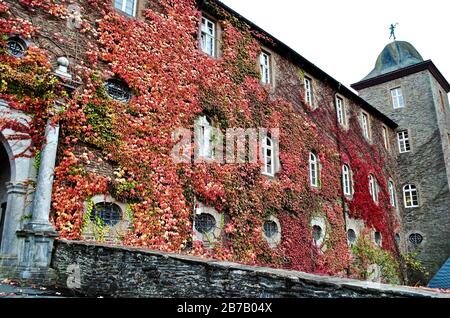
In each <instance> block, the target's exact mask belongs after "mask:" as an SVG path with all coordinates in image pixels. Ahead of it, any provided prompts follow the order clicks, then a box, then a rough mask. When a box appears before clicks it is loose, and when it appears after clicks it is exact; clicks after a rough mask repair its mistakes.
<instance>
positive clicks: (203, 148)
mask: <svg viewBox="0 0 450 318" xmlns="http://www.w3.org/2000/svg"><path fill="white" fill-rule="evenodd" d="M196 125H197V129H198V130H199V134H200V135H199V137H198V138H199V139H198V146H199V149H198V155H199V157H200V158H203V159H211V158H212V157H213V147H212V127H211V125H210V123H209V121H208V119H207V118H206V116H203V117H200V118H199V119H197V121H196Z"/></svg>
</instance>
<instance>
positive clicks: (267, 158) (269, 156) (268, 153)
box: [262, 137, 275, 177]
mask: <svg viewBox="0 0 450 318" xmlns="http://www.w3.org/2000/svg"><path fill="white" fill-rule="evenodd" d="M262 154H263V164H264V168H263V174H265V175H267V176H270V177H273V176H274V175H275V154H274V148H273V141H272V139H270V138H269V137H266V138H265V139H264V141H263V144H262Z"/></svg>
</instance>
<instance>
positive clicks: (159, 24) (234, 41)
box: [0, 0, 400, 281]
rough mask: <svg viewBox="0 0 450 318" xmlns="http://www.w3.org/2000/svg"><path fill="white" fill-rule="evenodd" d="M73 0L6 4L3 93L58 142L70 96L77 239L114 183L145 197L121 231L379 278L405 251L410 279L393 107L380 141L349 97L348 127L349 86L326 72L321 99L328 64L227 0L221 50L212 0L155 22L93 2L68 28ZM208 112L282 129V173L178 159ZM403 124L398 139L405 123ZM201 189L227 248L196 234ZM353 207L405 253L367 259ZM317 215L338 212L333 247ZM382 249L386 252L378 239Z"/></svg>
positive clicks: (177, 5) (183, 4) (152, 8)
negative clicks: (63, 74)
mask: <svg viewBox="0 0 450 318" xmlns="http://www.w3.org/2000/svg"><path fill="white" fill-rule="evenodd" d="M69 2H70V3H72V1H63V0H61V1H56V0H55V1H53V0H19V1H0V14H1V20H0V32H1V33H2V35H3V37H2V39H3V40H2V47H3V49H2V52H1V54H0V67H1V68H2V72H1V75H0V77H1V90H0V93H1V96H0V97H1V98H2V99H5V100H7V101H9V102H10V106H11V107H13V108H17V109H19V110H22V111H23V112H26V113H30V114H33V115H34V116H33V117H32V118H33V120H32V122H31V123H30V125H29V127H27V126H21V127H16V128H17V129H20V130H21V131H23V132H24V133H25V134H27V135H28V136H30V137H31V138H32V140H33V148H34V151H38V150H39V149H40V147H41V145H42V137H43V127H44V124H45V122H46V119H47V118H48V117H49V114H50V113H51V108H52V107H51V106H52V105H53V102H54V100H55V99H57V98H58V99H64V101H65V107H64V109H63V111H62V112H61V113H59V114H58V116H57V117H56V118H55V120H59V121H60V123H61V135H60V147H59V155H58V162H57V168H56V170H55V184H54V193H53V204H52V221H53V222H54V224H55V226H56V228H57V230H58V231H59V233H60V236H61V237H62V238H67V239H72V240H82V239H83V235H82V229H83V227H84V226H85V224H84V223H85V221H86V218H85V217H84V213H85V203H86V202H87V201H89V199H90V198H92V197H93V196H96V195H100V194H104V195H111V196H113V197H115V198H116V199H117V200H120V201H122V202H126V203H127V204H128V206H129V211H127V213H129V214H130V216H131V217H130V219H131V220H132V226H130V230H129V231H127V232H126V233H125V234H124V235H123V237H122V238H121V241H120V242H118V243H119V244H124V245H131V246H139V247H146V248H150V249H157V250H162V251H170V252H183V253H190V254H194V255H200V256H205V257H213V258H217V259H221V260H229V261H237V262H241V263H246V264H252V265H267V266H273V267H283V268H288V269H296V270H301V271H307V272H314V273H323V274H332V275H350V276H354V277H358V278H364V279H365V278H367V277H366V276H367V275H365V274H364V273H365V270H366V269H367V267H368V266H369V265H372V263H374V262H375V263H376V262H380V263H383V264H384V265H385V264H386V263H389V264H388V265H389V266H390V267H393V268H394V272H395V274H394V275H391V274H389V275H386V276H385V278H384V279H385V280H389V281H394V280H396V279H397V280H398V277H399V264H398V260H399V252H398V247H397V246H396V244H395V240H394V236H395V234H396V233H398V232H399V231H400V227H399V223H398V221H397V219H396V215H395V208H393V207H391V205H390V201H389V194H388V190H387V182H388V180H389V178H392V179H393V180H394V181H395V180H396V170H395V168H396V167H395V160H394V158H393V157H392V156H391V155H390V153H389V152H388V151H386V150H385V149H384V146H383V141H382V140H383V139H382V136H381V131H382V125H383V123H382V121H381V120H380V118H379V117H377V115H374V116H371V126H372V134H373V137H372V140H373V141H372V142H371V143H370V142H368V141H367V140H365V139H364V137H363V136H362V131H361V128H360V124H359V116H360V110H361V105H360V104H358V102H357V101H354V99H352V98H346V97H345V96H344V97H345V102H346V106H347V119H348V127H347V129H344V128H341V127H340V126H339V125H338V124H337V122H336V110H335V104H334V101H335V94H336V89H334V88H333V87H332V86H331V85H330V84H329V83H327V82H325V81H324V79H323V78H320V77H319V78H313V80H314V81H313V83H314V96H315V97H314V106H315V107H314V108H312V107H311V106H310V105H307V104H306V103H305V102H304V100H305V98H304V87H303V77H304V76H305V74H308V76H311V77H314V76H315V75H314V74H311V75H309V72H311V70H308V69H304V67H303V66H302V65H297V64H296V63H295V61H294V60H293V59H291V58H290V57H289V56H288V54H284V53H285V52H284V50H282V48H280V47H279V46H277V44H276V43H275V42H274V41H272V40H271V39H270V38H268V37H267V36H266V35H263V34H261V33H260V32H257V31H255V30H252V29H251V28H250V26H248V25H247V24H246V23H245V21H242V20H240V19H237V18H236V17H235V16H233V15H232V14H230V13H229V12H227V11H226V10H224V9H223V8H222V7H221V6H219V5H217V4H216V3H215V2H214V1H204V2H202V9H203V10H204V11H206V12H208V13H209V14H210V15H211V16H212V17H214V18H216V19H217V21H218V23H220V29H221V38H220V52H221V55H220V57H218V58H211V57H209V56H207V55H206V54H203V53H202V52H201V51H200V50H199V40H198V30H199V23H200V18H201V11H200V9H199V7H198V4H197V3H196V1H193V0H158V1H156V0H155V1H152V2H150V3H149V6H148V8H147V9H145V10H143V11H142V12H141V15H142V16H141V17H140V18H139V19H137V18H131V17H127V16H125V15H123V14H120V13H118V12H117V11H115V10H114V9H113V8H112V7H111V6H110V3H109V2H108V1H101V0H85V1H78V4H79V5H80V8H81V18H82V19H81V21H82V22H81V24H80V28H79V29H76V30H72V29H68V28H67V19H68V17H69V16H70V12H69V11H68V9H67V8H68V5H69ZM141 5H142V3H141ZM11 35H17V36H20V37H22V38H24V39H27V40H29V41H30V43H31V44H30V45H29V47H28V49H27V53H26V55H25V57H22V58H15V57H12V56H10V55H9V54H7V52H6V50H5V48H6V43H7V39H8V37H9V36H11ZM262 44H263V45H264V49H265V50H269V51H270V53H271V56H272V60H273V73H274V74H273V75H274V83H275V84H274V86H272V87H267V86H263V85H261V84H260V80H259V77H260V75H259V66H258V58H259V54H260V52H261V49H262ZM58 56H66V57H68V58H69V59H70V61H71V67H70V72H71V73H72V74H73V75H74V79H75V80H76V81H77V82H80V83H82V85H81V87H80V88H79V89H77V90H76V91H75V92H74V94H73V96H70V97H69V96H67V95H65V94H63V93H62V90H61V89H60V88H59V86H58V84H57V81H56V80H55V78H54V77H53V76H52V75H51V72H52V65H51V64H52V63H53V64H54V62H55V60H56V57H58ZM110 78H116V79H120V80H122V81H123V82H124V83H126V85H127V86H129V87H130V89H131V91H132V97H131V100H130V101H128V102H127V103H123V102H117V101H114V100H113V99H111V98H109V97H108V96H107V94H106V92H105V88H104V82H105V81H106V80H108V79H110ZM203 115H207V116H208V118H210V119H211V120H212V121H213V122H214V123H217V124H219V125H220V128H221V129H226V128H229V127H239V128H259V127H266V128H279V129H280V154H279V155H280V163H281V171H280V172H279V173H278V174H277V175H276V178H273V179H271V178H267V177H265V176H263V175H262V174H261V168H260V164H245V165H238V164H207V163H196V164H176V163H174V162H173V160H172V158H171V156H170V155H171V151H172V148H173V146H174V145H175V143H176V140H173V139H172V133H173V131H174V129H175V128H177V127H183V128H192V127H193V124H194V120H195V119H196V118H197V117H199V116H203ZM13 125H15V126H17V125H18V123H14V122H8V121H5V120H3V121H0V127H1V129H5V128H7V127H11V126H13ZM389 134H390V136H391V140H393V138H394V137H393V134H394V132H393V131H392V130H390V129H389ZM311 151H314V152H315V153H317V154H318V156H319V158H320V164H321V174H320V175H321V178H320V187H319V188H318V189H316V188H312V187H311V186H310V183H309V170H308V169H309V153H310V152H311ZM344 163H346V164H348V165H349V166H350V167H351V169H352V172H353V184H354V194H353V197H352V198H345V196H344V195H343V193H342V185H341V169H342V164H344ZM93 166H94V167H100V168H99V169H95V168H94V169H93V168H92V167H93ZM105 166H110V167H111V173H105V171H104V170H105V169H104V167H105ZM369 174H372V175H373V176H375V178H376V179H377V181H378V184H379V186H380V195H379V203H378V204H376V203H375V202H373V200H372V197H371V195H370V193H369V186H368V176H369ZM194 198H197V199H198V200H200V201H201V202H202V203H203V204H205V205H207V206H211V207H214V208H215V210H217V211H218V212H219V213H221V214H222V215H223V216H224V220H225V226H224V230H223V235H222V238H221V239H220V240H219V241H218V242H216V244H214V247H213V248H212V249H210V248H206V247H204V246H202V245H201V244H199V243H198V242H192V220H193V215H194V211H193V210H194V204H195V202H194ZM345 213H347V214H348V216H349V217H351V218H354V219H360V220H363V221H364V223H365V225H366V227H367V233H368V234H367V235H368V236H370V235H371V234H370V233H372V232H373V231H377V232H380V233H381V235H382V238H383V239H382V250H383V251H385V252H386V253H387V255H389V257H385V258H382V257H380V258H376V259H370V260H369V261H366V259H367V257H366V256H365V255H366V254H364V253H358V250H354V253H351V251H350V248H349V245H348V241H347V233H346V230H347V229H346V224H345ZM268 216H276V217H277V218H278V219H279V221H280V224H281V235H282V240H281V243H280V244H279V245H278V247H277V248H275V249H273V248H270V246H269V245H268V243H267V241H266V240H265V239H264V237H263V235H262V225H263V222H264V220H265V219H266V218H267V217H268ZM313 218H321V219H323V220H325V224H326V238H325V240H324V242H323V243H322V244H321V245H320V246H317V245H316V244H314V240H313V233H312V228H311V221H312V220H313ZM370 231H372V232H370ZM363 237H364V235H361V240H363ZM364 242H365V241H364ZM361 244H362V243H361ZM369 248H370V249H371V250H380V248H379V247H377V246H376V244H375V243H373V242H369ZM361 264H362V265H361ZM383 264H381V265H383ZM361 266H362V267H363V270H361ZM394 276H395V277H396V278H395V279H394V278H392V277H394Z"/></svg>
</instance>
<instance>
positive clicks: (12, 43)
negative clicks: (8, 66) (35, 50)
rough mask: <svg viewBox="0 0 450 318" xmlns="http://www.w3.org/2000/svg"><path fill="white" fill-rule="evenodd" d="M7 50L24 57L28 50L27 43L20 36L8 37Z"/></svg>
mask: <svg viewBox="0 0 450 318" xmlns="http://www.w3.org/2000/svg"><path fill="white" fill-rule="evenodd" d="M6 51H7V52H8V54H9V55H12V56H14V57H18V58H20V57H23V56H24V55H25V52H26V51H27V45H26V43H25V42H24V41H23V40H22V39H21V38H19V37H17V36H14V37H11V38H9V39H8V41H7V43H6Z"/></svg>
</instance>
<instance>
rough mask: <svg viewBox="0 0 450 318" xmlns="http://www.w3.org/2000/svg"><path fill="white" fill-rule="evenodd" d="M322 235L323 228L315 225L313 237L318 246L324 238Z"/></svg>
mask: <svg viewBox="0 0 450 318" xmlns="http://www.w3.org/2000/svg"><path fill="white" fill-rule="evenodd" d="M322 234H323V230H322V228H321V227H320V226H318V225H314V226H313V228H312V236H313V240H314V243H315V244H316V245H319V243H320V241H321V240H322V238H323V235H322Z"/></svg>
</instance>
